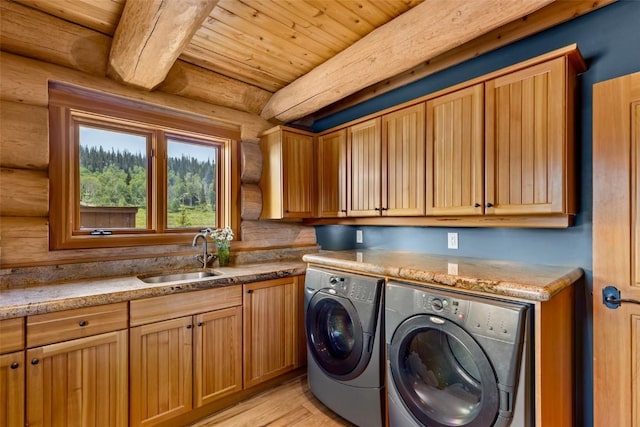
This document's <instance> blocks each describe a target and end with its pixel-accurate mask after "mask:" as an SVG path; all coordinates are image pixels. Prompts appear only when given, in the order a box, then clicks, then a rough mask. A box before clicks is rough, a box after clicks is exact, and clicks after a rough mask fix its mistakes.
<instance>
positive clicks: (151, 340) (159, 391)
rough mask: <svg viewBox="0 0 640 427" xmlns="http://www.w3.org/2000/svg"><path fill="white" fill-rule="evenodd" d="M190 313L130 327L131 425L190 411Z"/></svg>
mask: <svg viewBox="0 0 640 427" xmlns="http://www.w3.org/2000/svg"><path fill="white" fill-rule="evenodd" d="M192 329H193V324H192V318H191V316H188V317H181V318H178V319H172V320H167V321H165V322H157V323H151V324H149V325H143V326H137V327H135V328H131V332H130V333H131V358H130V364H131V365H130V368H131V425H132V426H146V425H154V424H157V423H159V422H162V421H164V420H167V419H169V418H172V417H175V416H178V415H180V414H183V413H186V412H188V411H190V410H191V389H192V382H191V381H192V375H193V373H192V372H193V371H192V366H193V365H192V363H193V362H192V360H193V359H192V342H193V338H192V336H193V334H192Z"/></svg>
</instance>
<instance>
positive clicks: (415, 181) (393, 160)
mask: <svg viewBox="0 0 640 427" xmlns="http://www.w3.org/2000/svg"><path fill="white" fill-rule="evenodd" d="M424 121H425V115H424V103H420V104H417V105H412V106H411V107H407V108H403V109H401V110H398V111H394V112H393V113H390V114H386V115H384V116H382V169H381V171H382V206H381V208H382V215H388V216H417V215H424V198H425V191H424V186H425V182H424V174H425V142H424V141H425V134H424Z"/></svg>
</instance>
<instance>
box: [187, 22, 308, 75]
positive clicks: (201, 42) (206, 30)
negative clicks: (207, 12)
mask: <svg viewBox="0 0 640 427" xmlns="http://www.w3.org/2000/svg"><path fill="white" fill-rule="evenodd" d="M225 27H226V26H225V24H223V23H221V22H217V23H216V24H215V25H213V26H210V27H203V28H201V29H200V30H199V31H198V32H197V33H196V35H195V36H194V38H193V39H192V42H191V44H190V45H189V46H188V47H187V49H189V48H190V47H191V46H200V47H201V48H204V49H208V50H210V51H212V52H217V53H220V54H222V55H224V56H227V57H229V58H233V59H235V60H236V61H238V62H240V63H243V64H244V66H247V67H256V68H261V69H264V70H265V71H267V72H269V73H273V74H274V75H281V76H282V77H286V79H287V81H291V80H293V79H295V78H296V77H298V76H300V75H301V74H304V73H305V72H306V71H308V70H309V67H310V66H309V65H308V64H299V63H295V62H293V61H291V62H289V61H286V59H283V58H282V57H278V56H276V55H275V54H274V53H273V52H264V51H263V50H262V49H257V50H255V49H254V46H252V44H251V40H250V39H239V40H238V39H232V38H230V37H229V36H228V34H233V29H229V28H228V27H227V28H225ZM220 30H222V33H221V32H220ZM185 51H186V50H185Z"/></svg>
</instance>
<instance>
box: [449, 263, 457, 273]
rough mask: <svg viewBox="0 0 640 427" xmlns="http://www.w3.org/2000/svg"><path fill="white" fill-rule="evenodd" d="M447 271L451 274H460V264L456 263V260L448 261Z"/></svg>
mask: <svg viewBox="0 0 640 427" xmlns="http://www.w3.org/2000/svg"><path fill="white" fill-rule="evenodd" d="M447 273H449V274H451V275H452V276H457V275H458V264H456V263H455V262H449V263H447Z"/></svg>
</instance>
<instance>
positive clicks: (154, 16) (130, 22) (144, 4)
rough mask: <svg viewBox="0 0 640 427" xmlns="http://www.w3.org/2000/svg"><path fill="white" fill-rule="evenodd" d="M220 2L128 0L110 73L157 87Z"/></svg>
mask: <svg viewBox="0 0 640 427" xmlns="http://www.w3.org/2000/svg"><path fill="white" fill-rule="evenodd" d="M217 2H218V0H181V1H179V2H178V1H163V0H146V1H128V2H127V3H126V4H125V7H124V10H123V12H122V17H121V19H120V23H119V24H118V27H117V28H116V31H115V34H114V37H113V44H112V46H111V55H110V57H109V71H108V75H109V76H110V77H112V78H115V79H118V80H122V81H124V82H125V83H128V84H130V85H133V86H136V87H140V88H144V89H148V90H150V89H153V88H154V87H156V86H157V85H158V84H160V83H161V82H162V81H163V80H164V78H165V77H166V76H167V73H168V72H169V70H170V69H171V67H172V66H173V64H174V62H175V61H176V59H177V58H178V56H180V54H181V53H182V51H183V50H184V48H185V47H186V46H187V44H188V43H189V41H190V40H191V37H192V36H193V35H194V34H195V32H196V31H197V30H198V28H200V25H201V24H202V21H204V19H205V18H206V17H207V16H209V13H210V12H211V10H212V9H213V8H214V7H215V5H216V4H217Z"/></svg>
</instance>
